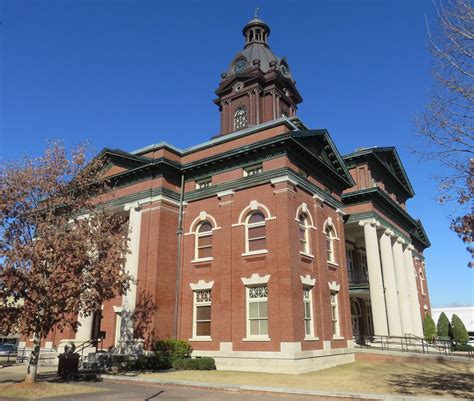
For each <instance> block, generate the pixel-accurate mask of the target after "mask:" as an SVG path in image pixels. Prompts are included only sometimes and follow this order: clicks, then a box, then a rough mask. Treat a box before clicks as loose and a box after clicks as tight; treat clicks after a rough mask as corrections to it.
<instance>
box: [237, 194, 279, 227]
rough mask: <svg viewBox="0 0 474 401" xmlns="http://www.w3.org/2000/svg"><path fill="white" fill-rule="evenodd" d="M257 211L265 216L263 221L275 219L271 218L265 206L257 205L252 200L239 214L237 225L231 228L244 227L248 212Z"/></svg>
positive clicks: (256, 202) (257, 203)
mask: <svg viewBox="0 0 474 401" xmlns="http://www.w3.org/2000/svg"><path fill="white" fill-rule="evenodd" d="M257 210H259V211H260V212H262V213H263V215H264V216H265V221H267V220H273V219H275V217H273V216H272V214H271V213H270V209H269V208H268V207H267V206H265V205H264V204H263V203H259V202H258V201H256V200H252V201H250V203H249V204H248V205H247V206H246V207H245V208H244V209H243V210H242V211H241V212H240V214H239V219H238V221H237V224H232V226H233V227H235V226H239V225H245V221H246V218H247V216H248V215H249V212H250V211H257Z"/></svg>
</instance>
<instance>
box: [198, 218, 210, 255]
mask: <svg viewBox="0 0 474 401" xmlns="http://www.w3.org/2000/svg"><path fill="white" fill-rule="evenodd" d="M194 258H195V259H197V260H199V259H208V258H212V225H211V223H209V222H208V221H207V220H206V221H203V222H202V223H201V224H199V226H198V228H197V230H196V247H195V254H194Z"/></svg>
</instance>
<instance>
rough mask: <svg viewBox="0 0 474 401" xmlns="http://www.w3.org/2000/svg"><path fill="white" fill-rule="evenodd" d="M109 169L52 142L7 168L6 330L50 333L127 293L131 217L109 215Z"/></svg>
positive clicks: (1, 292)
mask: <svg viewBox="0 0 474 401" xmlns="http://www.w3.org/2000/svg"><path fill="white" fill-rule="evenodd" d="M103 168H104V165H103V164H102V163H101V162H99V161H97V160H96V161H93V162H91V163H89V164H88V163H87V162H86V146H83V145H81V146H78V147H77V148H76V149H75V150H74V151H73V152H72V154H71V155H70V157H69V156H68V154H67V152H66V151H65V149H64V147H63V146H62V145H61V143H59V142H53V143H51V144H50V145H49V147H48V148H47V149H46V151H45V154H44V155H43V156H42V157H39V158H37V159H26V158H25V159H23V160H22V161H20V162H16V163H11V164H8V165H2V166H1V168H0V218H1V226H0V236H1V243H0V332H1V333H2V334H12V333H20V334H25V335H31V334H32V333H35V334H36V336H35V337H39V338H41V337H44V336H46V335H47V334H48V333H49V332H50V331H51V330H52V328H53V327H57V328H59V329H60V330H64V329H65V328H67V327H70V328H73V329H76V328H77V315H78V313H79V312H81V313H82V314H85V315H88V314H92V313H93V312H94V311H97V310H100V308H101V305H102V303H103V302H104V301H106V300H108V299H111V298H113V297H115V296H117V295H122V294H124V293H125V292H126V291H127V289H128V287H129V281H130V278H129V276H128V275H127V274H126V272H125V257H126V253H127V243H128V240H127V234H128V233H127V229H128V228H127V227H128V225H127V220H126V217H124V216H121V215H120V214H118V213H114V212H113V211H112V210H109V209H108V208H107V207H104V205H106V203H105V202H103V201H104V200H106V198H104V196H109V195H106V194H107V193H108V192H109V188H108V185H107V183H106V182H104V181H101V180H99V179H98V178H99V177H100V173H101V171H103Z"/></svg>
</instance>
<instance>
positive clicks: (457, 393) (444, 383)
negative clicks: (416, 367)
mask: <svg viewBox="0 0 474 401" xmlns="http://www.w3.org/2000/svg"><path fill="white" fill-rule="evenodd" d="M460 370H461V369H460ZM388 384H389V385H390V386H391V387H392V388H393V389H394V390H395V392H397V393H402V394H407V395H418V394H420V393H421V392H423V393H429V394H432V395H440V396H443V395H444V396H446V395H449V396H454V397H462V398H470V399H473V397H474V373H469V372H468V371H465V372H456V373H454V372H453V373H430V372H420V373H410V374H399V375H394V376H393V377H392V378H391V379H390V380H389V381H388Z"/></svg>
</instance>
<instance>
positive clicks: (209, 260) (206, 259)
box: [191, 256, 214, 263]
mask: <svg viewBox="0 0 474 401" xmlns="http://www.w3.org/2000/svg"><path fill="white" fill-rule="evenodd" d="M213 260H214V258H213V257H212V256H211V257H209V258H201V259H193V260H191V263H203V262H212V261H213Z"/></svg>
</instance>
